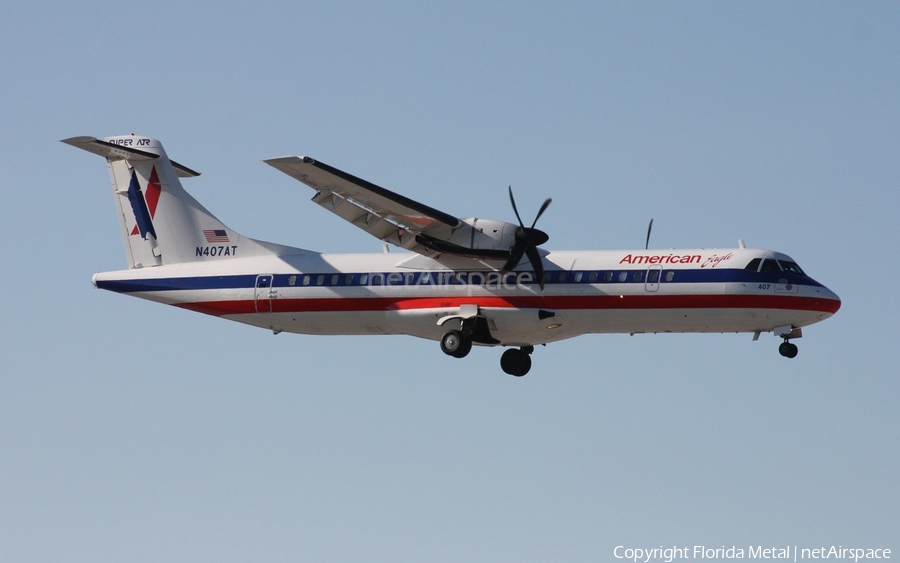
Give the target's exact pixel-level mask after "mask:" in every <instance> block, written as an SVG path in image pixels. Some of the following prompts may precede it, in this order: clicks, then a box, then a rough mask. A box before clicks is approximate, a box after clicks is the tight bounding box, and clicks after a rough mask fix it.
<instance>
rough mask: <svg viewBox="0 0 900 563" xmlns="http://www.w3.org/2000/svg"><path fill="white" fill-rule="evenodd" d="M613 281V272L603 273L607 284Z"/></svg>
mask: <svg viewBox="0 0 900 563" xmlns="http://www.w3.org/2000/svg"><path fill="white" fill-rule="evenodd" d="M612 279H613V273H612V272H604V273H603V281H605V282H611V281H612Z"/></svg>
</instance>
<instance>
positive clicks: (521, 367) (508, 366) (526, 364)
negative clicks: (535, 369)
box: [500, 349, 531, 377]
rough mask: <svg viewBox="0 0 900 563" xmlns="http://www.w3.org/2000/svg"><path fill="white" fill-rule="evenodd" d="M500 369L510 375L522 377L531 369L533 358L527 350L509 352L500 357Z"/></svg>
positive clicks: (511, 350)
mask: <svg viewBox="0 0 900 563" xmlns="http://www.w3.org/2000/svg"><path fill="white" fill-rule="evenodd" d="M500 368H501V369H502V370H503V371H504V372H506V373H508V374H509V375H514V376H516V377H522V376H523V375H525V374H526V373H528V371H529V370H530V369H531V356H529V355H528V352H526V351H525V350H515V349H510V350H507V351H506V352H503V355H502V356H500Z"/></svg>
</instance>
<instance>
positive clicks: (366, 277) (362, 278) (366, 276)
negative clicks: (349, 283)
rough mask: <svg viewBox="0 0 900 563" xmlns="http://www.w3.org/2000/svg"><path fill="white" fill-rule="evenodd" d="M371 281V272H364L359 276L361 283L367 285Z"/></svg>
mask: <svg viewBox="0 0 900 563" xmlns="http://www.w3.org/2000/svg"><path fill="white" fill-rule="evenodd" d="M368 281H369V274H362V275H361V276H359V285H366V283H368Z"/></svg>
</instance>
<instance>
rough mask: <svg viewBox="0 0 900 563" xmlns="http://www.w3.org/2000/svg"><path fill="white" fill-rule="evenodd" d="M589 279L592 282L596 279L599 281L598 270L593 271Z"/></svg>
mask: <svg viewBox="0 0 900 563" xmlns="http://www.w3.org/2000/svg"><path fill="white" fill-rule="evenodd" d="M588 281H590V282H591V283H594V282H595V281H597V272H591V275H590V277H589V278H588Z"/></svg>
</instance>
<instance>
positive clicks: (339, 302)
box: [176, 295, 841, 317]
mask: <svg viewBox="0 0 900 563" xmlns="http://www.w3.org/2000/svg"><path fill="white" fill-rule="evenodd" d="M266 301H267V300H260V302H261V303H266ZM271 304H272V312H273V313H313V312H354V311H360V312H363V311H408V310H415V309H445V308H446V309H450V308H456V307H459V306H460V305H478V306H479V307H483V308H518V309H557V310H565V309H586V310H594V309H595V310H603V309H785V310H794V311H818V312H822V313H831V314H834V313H836V312H837V311H838V309H840V307H841V302H840V301H837V300H834V299H823V298H816V297H799V296H794V295H779V296H775V295H624V296H618V295H591V296H584V295H562V296H528V297H464V296H463V297H421V298H409V297H352V298H348V297H335V298H325V299H322V298H316V299H277V298H276V299H273V300H272V301H271ZM176 306H178V307H182V308H184V309H188V310H191V311H196V312H199V313H206V314H207V315H214V316H217V317H218V316H225V315H245V314H252V313H256V312H258V311H257V304H256V303H255V302H254V301H253V300H246V299H245V300H235V301H198V302H193V303H178V304H176ZM268 308H269V307H268V305H267V304H266V305H265V306H262V307H260V310H267V309H268Z"/></svg>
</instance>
